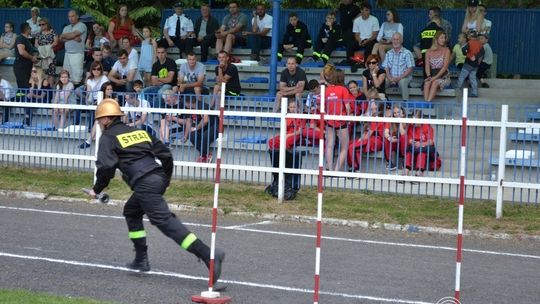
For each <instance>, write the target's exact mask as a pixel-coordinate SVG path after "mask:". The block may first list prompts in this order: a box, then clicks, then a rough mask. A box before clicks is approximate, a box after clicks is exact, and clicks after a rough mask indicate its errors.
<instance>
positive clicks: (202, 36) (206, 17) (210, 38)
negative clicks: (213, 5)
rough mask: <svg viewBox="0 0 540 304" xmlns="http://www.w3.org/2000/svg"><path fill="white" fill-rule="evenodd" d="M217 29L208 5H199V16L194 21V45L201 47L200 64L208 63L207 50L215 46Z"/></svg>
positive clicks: (216, 23) (217, 25) (217, 26)
mask: <svg viewBox="0 0 540 304" xmlns="http://www.w3.org/2000/svg"><path fill="white" fill-rule="evenodd" d="M218 29H219V22H218V21H217V19H216V18H214V17H213V16H212V15H210V7H209V6H208V4H202V5H201V16H200V17H199V18H197V20H196V21H195V35H197V39H196V40H195V42H194V43H195V45H200V46H201V62H206V61H208V49H209V48H210V47H215V46H216V35H215V33H216V31H217V30H218Z"/></svg>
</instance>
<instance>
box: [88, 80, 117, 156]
mask: <svg viewBox="0 0 540 304" xmlns="http://www.w3.org/2000/svg"><path fill="white" fill-rule="evenodd" d="M100 91H101V92H102V93H103V99H105V98H111V99H114V100H117V99H116V98H115V97H114V90H113V85H112V83H111V82H105V83H104V84H102V85H101V88H100ZM92 119H93V116H92ZM97 126H98V125H97V124H96V121H95V120H94V119H93V121H92V130H91V131H90V137H89V138H87V139H86V140H85V141H83V142H82V143H81V144H80V145H79V149H86V148H90V147H91V145H92V141H94V140H96V128H97Z"/></svg>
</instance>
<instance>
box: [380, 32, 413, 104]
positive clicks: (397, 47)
mask: <svg viewBox="0 0 540 304" xmlns="http://www.w3.org/2000/svg"><path fill="white" fill-rule="evenodd" d="M383 67H384V68H385V70H386V78H387V79H388V82H389V83H390V85H394V86H395V85H397V86H399V89H400V91H401V97H402V99H403V100H409V82H410V81H411V79H412V71H413V68H414V59H413V56H412V53H411V51H409V50H407V49H406V48H404V47H403V37H402V36H401V34H400V33H394V36H392V49H391V50H390V51H388V53H386V58H385V59H384V62H383Z"/></svg>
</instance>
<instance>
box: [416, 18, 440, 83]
mask: <svg viewBox="0 0 540 304" xmlns="http://www.w3.org/2000/svg"><path fill="white" fill-rule="evenodd" d="M438 31H443V28H442V27H441V18H440V17H438V16H435V17H433V18H431V22H429V23H428V25H426V27H425V28H424V29H422V31H421V32H420V40H419V42H418V43H417V44H415V45H414V48H413V51H414V53H415V55H416V59H417V61H416V66H424V62H425V59H426V58H425V57H426V52H427V50H428V49H429V48H430V47H431V45H432V44H433V37H435V33H437V32H438ZM424 76H425V75H424Z"/></svg>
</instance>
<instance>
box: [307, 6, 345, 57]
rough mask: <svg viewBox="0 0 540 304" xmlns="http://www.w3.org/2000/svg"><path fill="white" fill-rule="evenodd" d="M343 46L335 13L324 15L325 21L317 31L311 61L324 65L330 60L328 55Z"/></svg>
mask: <svg viewBox="0 0 540 304" xmlns="http://www.w3.org/2000/svg"><path fill="white" fill-rule="evenodd" d="M342 45H343V37H342V36H341V26H340V25H339V24H338V23H337V21H336V13H335V12H334V11H330V12H328V13H327V14H326V21H325V22H324V23H323V24H322V25H321V28H320V29H319V35H317V39H316V40H315V46H314V47H313V60H314V61H318V60H319V59H320V60H322V61H323V63H324V64H326V63H327V62H328V60H330V55H332V52H333V51H334V50H335V49H336V48H337V47H340V46H342Z"/></svg>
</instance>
